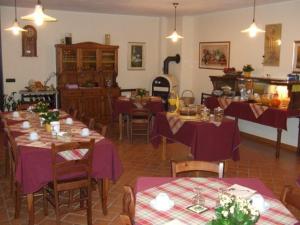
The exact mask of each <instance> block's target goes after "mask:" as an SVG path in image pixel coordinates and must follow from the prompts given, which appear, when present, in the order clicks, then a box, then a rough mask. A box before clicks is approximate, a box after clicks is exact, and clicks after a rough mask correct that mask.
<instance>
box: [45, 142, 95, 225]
mask: <svg viewBox="0 0 300 225" xmlns="http://www.w3.org/2000/svg"><path fill="white" fill-rule="evenodd" d="M94 143H95V140H94V139H91V140H90V141H88V142H72V143H66V144H62V145H55V144H52V173H53V182H51V183H49V184H48V185H47V186H46V187H45V188H44V198H43V200H44V213H45V215H47V214H48V202H50V204H52V205H53V206H54V208H55V213H56V223H57V224H60V216H61V215H62V214H65V213H68V212H70V211H78V210H82V209H86V210H87V223H88V225H92V196H91V192H92V190H91V174H92V159H93V158H92V156H93V149H94ZM74 149H87V152H86V153H85V155H84V156H83V157H82V158H81V159H74V160H73V159H69V160H62V158H61V157H60V154H62V152H64V151H68V150H74ZM75 190H79V193H80V194H79V196H76V195H75V197H74V191H75ZM65 192H68V200H67V201H66V200H65V199H63V198H62V196H61V195H62V194H63V193H65ZM78 203H80V204H79V207H78V206H77V204H78ZM72 204H74V205H73V207H71V205H72ZM63 206H65V208H62V207H63ZM76 206H77V207H76ZM62 209H64V210H62Z"/></svg>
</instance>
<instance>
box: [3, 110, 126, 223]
mask: <svg viewBox="0 0 300 225" xmlns="http://www.w3.org/2000/svg"><path fill="white" fill-rule="evenodd" d="M68 117H70V116H69V115H68V114H67V113H66V112H64V111H60V130H61V131H64V132H67V133H68V138H67V139H65V138H61V137H59V136H57V135H52V133H51V132H47V131H46V129H45V127H44V126H42V125H41V122H40V119H39V116H38V115H37V114H36V113H33V112H28V111H20V112H19V116H18V117H14V116H13V113H2V114H1V119H2V120H1V121H5V122H6V124H7V126H8V129H9V130H10V132H11V134H12V136H13V137H14V139H15V141H16V144H17V147H18V161H17V166H16V174H15V177H16V181H17V182H18V183H19V184H20V187H21V190H22V193H23V194H25V195H26V197H27V207H28V213H29V217H28V218H29V224H30V225H31V224H34V202H33V200H34V193H35V192H38V191H39V190H40V189H42V188H43V187H44V186H45V185H47V184H48V183H49V182H51V181H52V180H53V175H52V163H51V144H52V143H54V144H57V145H59V144H63V143H66V142H78V141H88V140H90V139H92V138H93V139H95V146H94V151H93V164H92V178H93V179H94V180H96V181H97V183H98V186H99V188H101V191H102V192H101V199H102V211H103V213H104V214H105V215H106V214H107V201H108V199H107V196H108V191H109V190H108V188H109V182H110V180H112V181H116V180H117V179H118V178H119V177H120V176H121V174H122V171H123V167H122V163H121V161H120V158H119V156H118V153H117V149H116V147H115V145H114V144H113V143H112V142H111V141H110V140H109V139H107V138H105V137H103V136H102V135H101V134H99V133H98V132H96V131H94V130H90V131H89V135H88V136H85V137H83V136H82V134H81V131H82V129H83V128H86V125H85V124H83V123H82V122H80V121H78V120H73V123H72V124H67V123H66V118H68ZM24 121H29V123H30V128H26V129H25V128H23V127H22V124H23V122H24ZM2 125H3V124H2ZM31 132H37V133H38V136H39V139H38V140H34V141H33V140H31V139H30V138H29V137H30V133H31ZM62 160H64V158H62Z"/></svg>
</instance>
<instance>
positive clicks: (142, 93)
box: [136, 88, 147, 98]
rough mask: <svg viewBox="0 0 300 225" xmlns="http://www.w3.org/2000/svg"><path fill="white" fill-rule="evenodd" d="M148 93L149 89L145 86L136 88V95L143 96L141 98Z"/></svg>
mask: <svg viewBox="0 0 300 225" xmlns="http://www.w3.org/2000/svg"><path fill="white" fill-rule="evenodd" d="M146 93H147V91H146V90H145V89H143V88H139V89H137V90H136V95H137V96H141V98H142V97H144V96H145V95H146Z"/></svg>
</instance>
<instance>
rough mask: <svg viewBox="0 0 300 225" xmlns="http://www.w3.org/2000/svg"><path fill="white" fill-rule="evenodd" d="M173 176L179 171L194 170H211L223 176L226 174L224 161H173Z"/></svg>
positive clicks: (220, 176)
mask: <svg viewBox="0 0 300 225" xmlns="http://www.w3.org/2000/svg"><path fill="white" fill-rule="evenodd" d="M171 169H172V177H176V176H177V175H178V174H179V173H185V172H193V171H204V172H211V173H215V174H217V175H218V177H219V178H222V177H223V175H224V163H223V162H220V163H213V162H205V161H195V160H191V161H182V162H174V161H172V162H171Z"/></svg>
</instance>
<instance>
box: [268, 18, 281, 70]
mask: <svg viewBox="0 0 300 225" xmlns="http://www.w3.org/2000/svg"><path fill="white" fill-rule="evenodd" d="M281 27H282V25H281V24H268V25H266V33H265V54H264V65H265V66H279V64H280V46H281Z"/></svg>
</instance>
